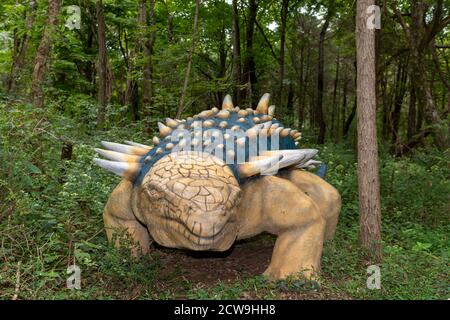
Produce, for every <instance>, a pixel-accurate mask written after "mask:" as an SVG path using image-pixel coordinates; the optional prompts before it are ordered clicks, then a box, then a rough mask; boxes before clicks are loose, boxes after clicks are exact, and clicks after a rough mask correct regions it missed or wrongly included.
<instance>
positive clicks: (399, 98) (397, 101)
mask: <svg viewBox="0 0 450 320" xmlns="http://www.w3.org/2000/svg"><path fill="white" fill-rule="evenodd" d="M406 69H407V63H406V62H404V61H400V62H399V65H398V70H397V81H396V88H395V95H394V111H393V112H392V117H391V119H392V128H391V142H392V144H393V146H394V147H395V145H396V144H397V142H398V138H399V133H398V130H399V125H400V115H401V110H402V105H403V98H404V97H405V93H406V80H407V78H408V77H407V71H406Z"/></svg>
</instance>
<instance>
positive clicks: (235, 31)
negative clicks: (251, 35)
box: [232, 0, 242, 105]
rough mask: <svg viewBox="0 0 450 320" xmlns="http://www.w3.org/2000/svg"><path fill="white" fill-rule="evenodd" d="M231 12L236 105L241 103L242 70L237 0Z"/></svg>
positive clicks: (233, 3) (234, 0)
mask: <svg viewBox="0 0 450 320" xmlns="http://www.w3.org/2000/svg"><path fill="white" fill-rule="evenodd" d="M232 12H233V27H232V36H233V81H234V83H233V97H234V101H235V103H236V104H237V105H240V103H241V88H240V86H241V85H242V70H241V31H240V26H239V9H238V5H237V0H233V2H232Z"/></svg>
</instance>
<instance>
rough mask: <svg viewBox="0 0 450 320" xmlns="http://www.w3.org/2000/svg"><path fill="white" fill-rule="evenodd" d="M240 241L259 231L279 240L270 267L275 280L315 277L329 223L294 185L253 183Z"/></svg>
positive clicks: (247, 189) (243, 211)
mask: <svg viewBox="0 0 450 320" xmlns="http://www.w3.org/2000/svg"><path fill="white" fill-rule="evenodd" d="M242 201H243V202H244V203H253V204H256V205H253V206H250V205H243V206H242V208H241V210H240V211H241V212H240V216H241V217H242V221H243V223H242V227H241V230H243V231H244V230H245V234H241V235H240V238H245V237H246V236H247V235H248V236H250V235H253V234H255V232H256V231H261V230H262V231H267V232H269V233H272V234H275V235H277V236H278V238H277V241H276V243H275V247H274V250H273V253H272V259H271V262H270V265H269V267H268V268H267V270H266V271H265V272H264V274H265V275H266V276H268V277H269V278H271V279H283V278H286V277H288V276H291V275H292V276H295V275H298V274H299V273H303V275H304V276H306V277H312V276H313V275H314V273H316V272H318V271H319V269H320V258H321V255H322V247H323V240H324V233H325V220H324V219H323V217H322V215H321V214H320V212H319V209H318V206H317V205H316V204H315V203H314V201H313V200H312V199H311V198H310V197H309V196H307V195H306V194H305V193H303V192H302V191H301V190H299V189H298V188H297V186H296V185H294V184H293V183H292V182H290V181H288V180H286V179H282V178H279V177H276V176H266V177H261V178H259V179H256V180H254V181H251V182H250V183H248V184H247V185H246V186H245V187H244V198H243V199H242Z"/></svg>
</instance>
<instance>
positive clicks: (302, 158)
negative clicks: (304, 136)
mask: <svg viewBox="0 0 450 320" xmlns="http://www.w3.org/2000/svg"><path fill="white" fill-rule="evenodd" d="M317 153H318V150H316V149H300V150H271V151H264V152H262V153H261V155H263V156H276V155H282V156H283V160H281V161H280V163H279V164H278V168H280V169H282V168H286V167H290V166H292V165H301V164H304V163H306V162H307V161H309V160H310V159H312V158H314V157H315V156H316V155H317Z"/></svg>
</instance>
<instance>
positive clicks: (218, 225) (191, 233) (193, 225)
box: [167, 218, 236, 246]
mask: <svg viewBox="0 0 450 320" xmlns="http://www.w3.org/2000/svg"><path fill="white" fill-rule="evenodd" d="M167 220H169V221H171V222H172V223H175V224H176V226H177V227H175V228H174V226H172V228H171V229H172V230H173V229H175V231H177V232H178V233H179V234H181V235H182V236H183V237H184V238H185V239H186V240H188V241H189V242H192V243H193V244H195V245H198V246H205V245H211V244H214V243H215V242H216V241H219V240H220V239H221V238H222V236H223V235H224V231H225V229H226V228H227V226H228V225H230V224H234V223H235V222H236V220H234V219H230V220H228V219H227V220H225V221H216V222H212V223H205V222H201V221H198V220H193V221H192V222H190V223H186V222H185V221H183V220H180V219H176V218H169V219H167ZM205 225H208V226H207V227H205Z"/></svg>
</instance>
